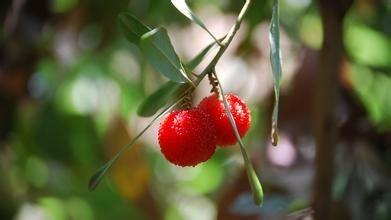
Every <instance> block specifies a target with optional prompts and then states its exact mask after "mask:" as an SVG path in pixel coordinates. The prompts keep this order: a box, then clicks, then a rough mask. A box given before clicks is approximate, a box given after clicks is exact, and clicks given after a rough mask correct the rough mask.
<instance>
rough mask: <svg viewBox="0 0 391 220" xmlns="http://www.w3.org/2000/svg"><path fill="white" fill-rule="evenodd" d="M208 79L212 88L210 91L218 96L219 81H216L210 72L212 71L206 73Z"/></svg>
mask: <svg viewBox="0 0 391 220" xmlns="http://www.w3.org/2000/svg"><path fill="white" fill-rule="evenodd" d="M208 79H209V84H210V85H211V86H212V89H211V90H210V92H211V93H212V92H213V93H214V94H215V95H216V96H217V97H219V95H220V93H219V88H218V86H219V82H218V81H217V79H216V77H214V75H213V74H212V72H210V73H208Z"/></svg>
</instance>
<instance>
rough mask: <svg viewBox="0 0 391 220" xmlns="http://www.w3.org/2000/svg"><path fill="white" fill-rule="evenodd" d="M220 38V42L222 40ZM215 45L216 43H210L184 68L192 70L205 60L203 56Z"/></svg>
mask: <svg viewBox="0 0 391 220" xmlns="http://www.w3.org/2000/svg"><path fill="white" fill-rule="evenodd" d="M224 38H225V36H224V37H223V38H220V39H219V41H220V40H222V39H224ZM215 45H216V42H212V43H210V44H209V45H208V46H206V47H205V48H204V49H203V50H202V51H201V52H199V53H198V54H197V55H196V56H195V57H194V58H193V59H191V60H190V61H189V62H188V63H187V64H186V67H187V68H189V69H190V70H194V69H195V68H196V67H197V66H198V65H199V64H200V63H201V62H202V61H203V60H204V58H205V56H206V55H207V54H208V53H209V51H210V50H211V49H212V48H213V47H214V46H215Z"/></svg>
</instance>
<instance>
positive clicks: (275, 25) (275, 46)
mask: <svg viewBox="0 0 391 220" xmlns="http://www.w3.org/2000/svg"><path fill="white" fill-rule="evenodd" d="M279 17H280V12H279V6H278V0H274V1H273V14H272V20H271V24H270V31H269V41H270V63H271V66H272V71H273V75H274V108H273V116H272V131H271V139H272V144H273V145H274V146H276V145H277V143H278V126H277V124H278V105H279V100H280V84H281V75H282V71H281V50H280V24H279V19H280V18H279Z"/></svg>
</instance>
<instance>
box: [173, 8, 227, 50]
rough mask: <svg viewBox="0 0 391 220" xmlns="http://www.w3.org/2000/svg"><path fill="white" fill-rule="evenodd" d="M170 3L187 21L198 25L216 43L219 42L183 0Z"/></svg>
mask: <svg viewBox="0 0 391 220" xmlns="http://www.w3.org/2000/svg"><path fill="white" fill-rule="evenodd" d="M171 3H172V4H173V5H174V6H175V8H177V9H178V11H180V12H181V13H182V14H183V15H185V16H186V17H187V18H188V19H190V20H191V21H193V22H195V23H196V24H198V25H199V26H200V27H201V28H202V29H204V30H205V31H206V32H208V34H209V35H210V36H211V37H212V38H213V39H214V40H215V41H216V42H217V43H218V44H220V41H219V40H218V39H217V38H216V37H215V36H214V35H213V34H212V33H211V32H210V31H209V29H208V28H207V27H206V26H205V24H204V22H202V21H201V19H199V18H198V17H197V15H196V14H194V12H193V11H192V10H191V9H190V7H189V6H188V5H187V3H186V1H185V0H171Z"/></svg>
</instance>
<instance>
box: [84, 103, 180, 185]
mask: <svg viewBox="0 0 391 220" xmlns="http://www.w3.org/2000/svg"><path fill="white" fill-rule="evenodd" d="M183 98H184V97H182V98H180V99H178V100H177V101H176V102H175V103H174V104H172V105H170V106H168V107H167V108H165V109H164V110H163V111H161V112H160V113H159V114H158V115H156V116H155V117H154V118H153V119H152V120H151V122H149V124H148V125H147V126H146V127H145V128H144V129H143V130H142V131H141V132H140V133H139V134H138V135H137V136H136V137H134V138H133V139H132V140H131V141H130V142H129V143H127V144H126V145H125V146H123V147H122V148H121V149H120V150H119V151H118V153H117V154H116V155H115V156H114V157H113V158H111V159H110V160H109V161H108V162H107V163H105V164H104V165H103V166H101V167H100V168H99V169H98V171H96V172H95V174H94V175H92V176H91V178H90V180H89V182H88V189H89V190H90V191H93V190H94V189H95V188H96V187H97V186H98V184H99V183H100V181H102V178H103V176H104V175H105V174H106V172H107V171H108V170H109V169H110V167H111V166H112V165H113V164H114V162H115V161H116V160H117V159H118V158H119V157H120V156H121V155H122V154H123V153H124V152H125V150H126V149H128V148H129V147H131V146H133V144H134V143H135V142H136V141H137V140H138V139H139V138H140V137H141V136H142V135H143V134H144V133H145V132H146V131H147V130H148V129H149V128H150V127H151V126H152V124H153V123H155V121H156V120H158V119H159V118H161V117H162V116H163V115H164V114H166V113H167V112H169V111H171V110H172V109H173V108H174V107H175V106H176V105H177V104H178V103H180V102H181V101H182V100H183Z"/></svg>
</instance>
